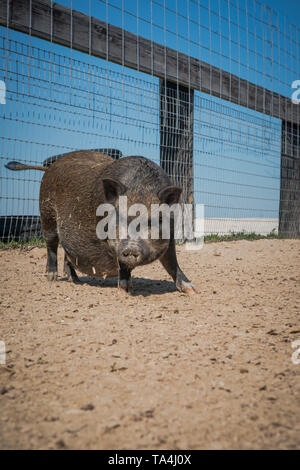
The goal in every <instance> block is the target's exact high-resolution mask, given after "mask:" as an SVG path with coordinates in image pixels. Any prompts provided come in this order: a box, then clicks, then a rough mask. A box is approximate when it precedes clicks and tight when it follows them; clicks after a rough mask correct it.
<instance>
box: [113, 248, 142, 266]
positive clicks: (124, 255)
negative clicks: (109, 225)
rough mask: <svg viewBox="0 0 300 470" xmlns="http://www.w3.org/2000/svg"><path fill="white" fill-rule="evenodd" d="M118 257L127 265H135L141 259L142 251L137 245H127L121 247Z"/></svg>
mask: <svg viewBox="0 0 300 470" xmlns="http://www.w3.org/2000/svg"><path fill="white" fill-rule="evenodd" d="M118 258H119V261H121V263H123V264H126V265H127V266H136V265H137V264H139V262H140V261H141V259H142V251H141V249H140V247H139V246H138V245H127V246H125V247H121V249H120V251H119V257H118Z"/></svg>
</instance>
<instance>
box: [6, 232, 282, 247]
mask: <svg viewBox="0 0 300 470" xmlns="http://www.w3.org/2000/svg"><path fill="white" fill-rule="evenodd" d="M284 238H288V237H286V236H285V235H278V234H277V233H275V230H272V232H270V233H268V234H267V235H259V234H257V233H254V232H252V233H245V232H237V233H234V232H233V233H230V234H229V235H219V234H214V235H206V236H205V237H204V242H205V243H217V242H226V241H234V240H250V241H251V240H264V239H284ZM176 244H177V245H182V243H181V242H179V241H178V242H176ZM35 247H41V248H42V247H44V248H45V247H46V243H45V240H44V239H43V238H30V240H26V241H25V240H19V241H15V240H11V241H8V242H2V241H0V250H9V249H17V248H24V249H28V248H35Z"/></svg>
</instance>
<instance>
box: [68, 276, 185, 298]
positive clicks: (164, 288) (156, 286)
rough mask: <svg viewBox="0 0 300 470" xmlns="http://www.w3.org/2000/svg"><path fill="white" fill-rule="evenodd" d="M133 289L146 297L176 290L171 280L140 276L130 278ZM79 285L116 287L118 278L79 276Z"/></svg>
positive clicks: (136, 293) (133, 291)
mask: <svg viewBox="0 0 300 470" xmlns="http://www.w3.org/2000/svg"><path fill="white" fill-rule="evenodd" d="M60 281H64V282H67V278H66V277H63V278H60ZM132 284H133V289H132V292H131V295H132V296H133V297H134V296H139V295H142V296H144V297H148V296H149V295H162V294H167V293H170V292H176V291H177V289H176V286H175V284H174V282H171V281H157V280H151V279H146V278H142V277H138V278H132ZM80 285H89V286H93V287H101V288H107V287H115V288H117V287H118V279H117V278H116V277H111V278H107V279H102V278H96V277H88V276H83V277H80Z"/></svg>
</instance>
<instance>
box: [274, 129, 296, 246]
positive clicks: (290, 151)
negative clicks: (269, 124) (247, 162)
mask: <svg viewBox="0 0 300 470" xmlns="http://www.w3.org/2000/svg"><path fill="white" fill-rule="evenodd" d="M281 135H282V140H281V177H280V205H279V234H280V235H284V236H286V237H289V238H300V126H299V125H298V124H295V123H291V122H289V121H282V134H281Z"/></svg>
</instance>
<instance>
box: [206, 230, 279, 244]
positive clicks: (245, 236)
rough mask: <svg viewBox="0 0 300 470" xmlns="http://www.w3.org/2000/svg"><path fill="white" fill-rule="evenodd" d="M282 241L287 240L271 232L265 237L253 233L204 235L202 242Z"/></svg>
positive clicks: (273, 231)
mask: <svg viewBox="0 0 300 470" xmlns="http://www.w3.org/2000/svg"><path fill="white" fill-rule="evenodd" d="M275 238H278V239H283V238H288V237H286V236H284V235H279V234H277V233H275V230H272V232H270V233H268V234H267V235H260V234H258V233H255V232H251V233H246V232H237V233H235V232H232V233H230V234H229V235H219V234H214V235H206V236H205V237H204V241H205V242H206V243H210V242H224V241H234V240H265V239H275Z"/></svg>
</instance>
